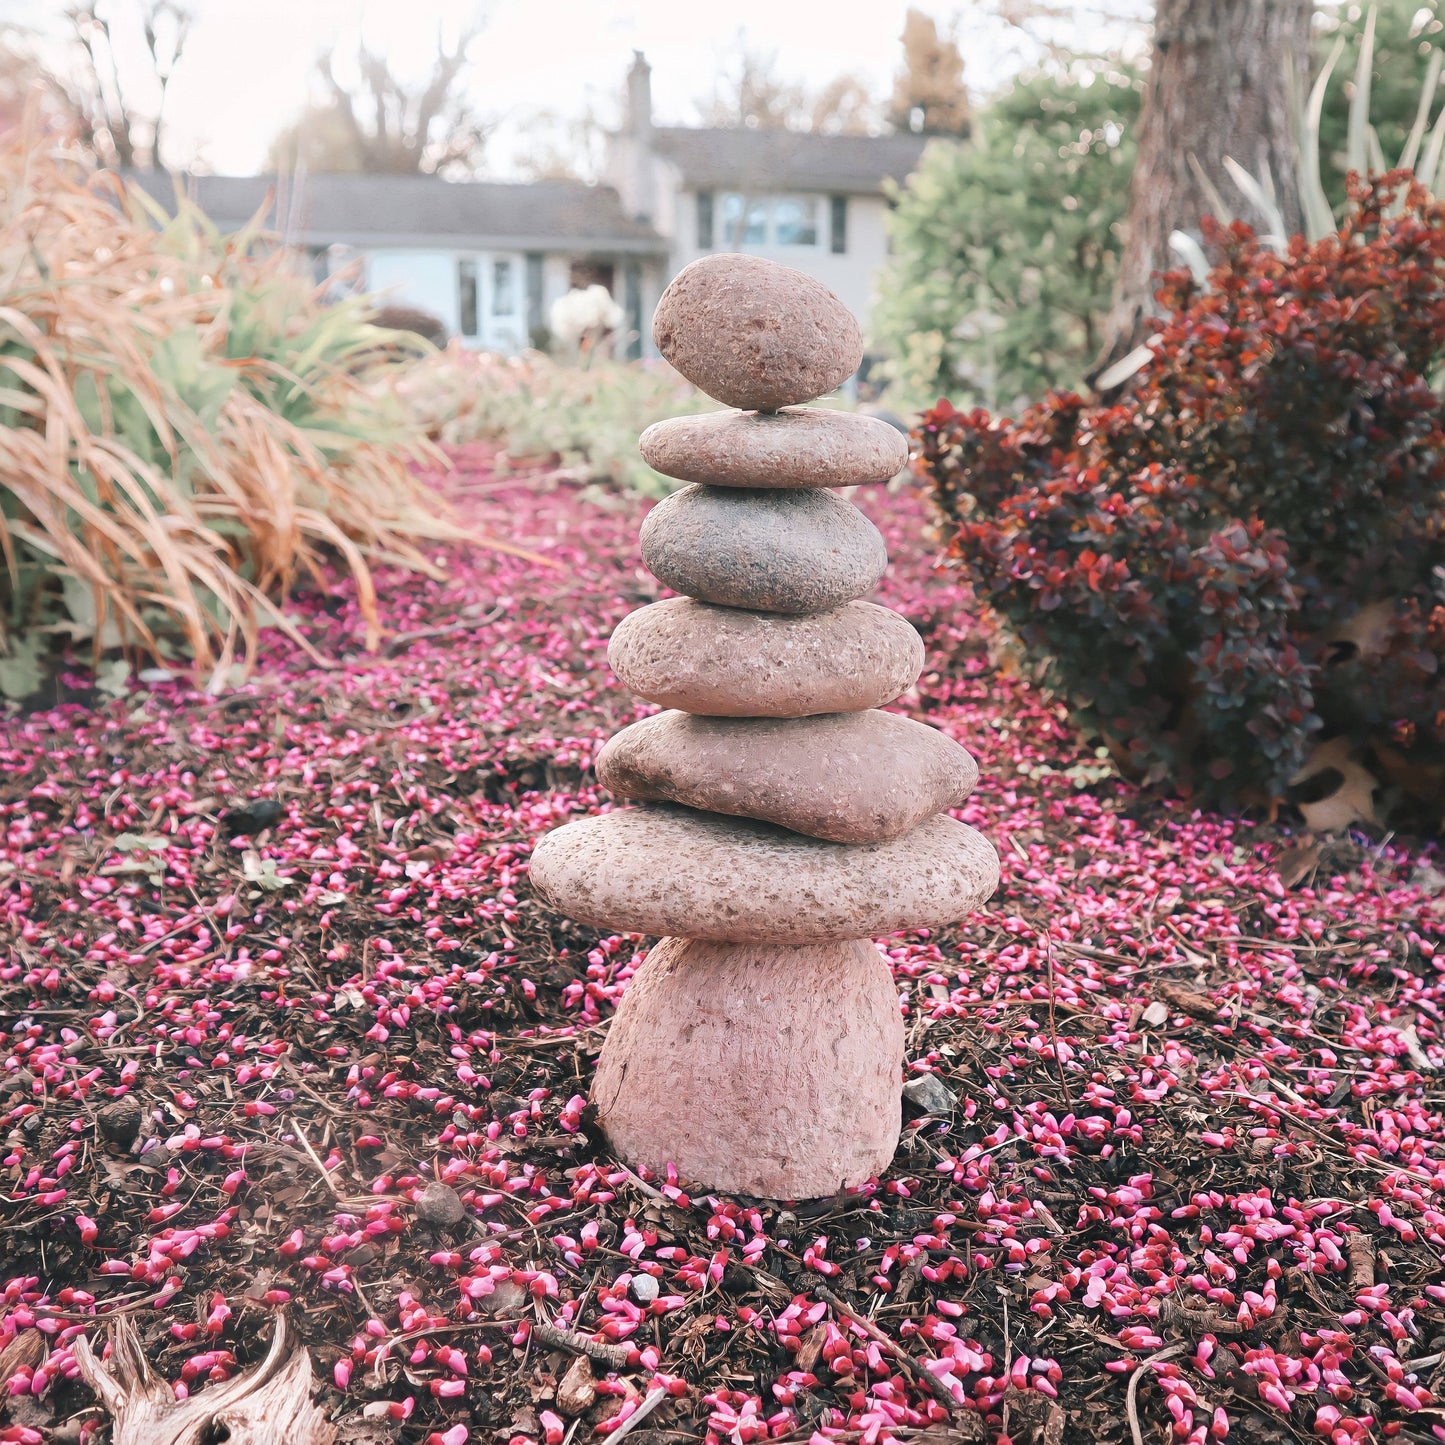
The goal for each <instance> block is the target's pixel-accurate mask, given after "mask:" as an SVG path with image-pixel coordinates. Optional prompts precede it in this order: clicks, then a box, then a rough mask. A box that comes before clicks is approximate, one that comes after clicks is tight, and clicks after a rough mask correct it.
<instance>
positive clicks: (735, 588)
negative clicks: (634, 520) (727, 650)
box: [641, 487, 888, 613]
mask: <svg viewBox="0 0 1445 1445" xmlns="http://www.w3.org/2000/svg"><path fill="white" fill-rule="evenodd" d="M641 540H642V560H643V562H644V563H646V565H647V568H648V570H649V571H650V572H651V573H652V575H653V576H654V577H656V578H657V579H658V581H660V582H664V583H666V585H667V586H669V587H671V588H672V589H673V590H674V591H676V592H685V593H686V594H687V595H688V596H689V597H696V598H699V599H700V600H701V601H704V602H714V603H716V604H718V605H719V606H721V607H744V608H749V609H751V610H752V611H756V612H790V613H797V612H826V611H827V610H828V609H829V608H832V607H838V606H841V605H842V604H843V603H844V602H851V601H853V600H854V598H857V597H862V596H863V595H864V593H866V592H870V591H872V589H873V585H874V584H875V583H876V582H877V581H878V579H879V578H880V577H881V576H882V575H883V569H884V568H885V567H886V566H887V565H888V549H887V547H886V546H885V545H884V542H883V537H882V535H881V534H880V532H879V531H878V528H877V527H875V526H874V525H873V523H872V522H870V521H869V520H868V518H867V517H865V516H864V515H863V513H862V512H860V511H859V510H858V508H857V507H855V506H854V505H853V504H852V503H851V502H845V501H844V500H843V499H842V498H841V497H835V496H834V495H833V493H832V492H822V491H807V492H767V491H757V490H752V489H743V488H738V487H684V488H683V489H682V490H681V491H680V492H674V493H673V494H672V496H670V497H667V498H666V499H664V500H663V501H661V502H659V503H658V504H657V506H655V507H654V508H653V509H652V510H651V511H650V512H649V513H648V514H647V519H646V521H644V522H643V524H642V538H641Z"/></svg>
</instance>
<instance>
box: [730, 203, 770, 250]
mask: <svg viewBox="0 0 1445 1445" xmlns="http://www.w3.org/2000/svg"><path fill="white" fill-rule="evenodd" d="M745 211H746V215H745V214H744V212H745ZM722 221H723V244H724V245H726V246H761V245H764V244H765V243H766V242H767V239H768V203H767V202H766V201H754V200H749V199H748V198H747V197H745V196H739V195H735V194H733V195H726V196H724V197H723V203H722Z"/></svg>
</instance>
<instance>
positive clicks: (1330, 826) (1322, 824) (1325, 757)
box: [1290, 737, 1380, 833]
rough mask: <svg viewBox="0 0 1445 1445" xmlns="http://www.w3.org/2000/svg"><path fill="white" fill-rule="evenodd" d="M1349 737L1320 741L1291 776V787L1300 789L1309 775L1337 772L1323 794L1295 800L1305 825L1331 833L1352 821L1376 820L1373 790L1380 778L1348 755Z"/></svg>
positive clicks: (1309, 778)
mask: <svg viewBox="0 0 1445 1445" xmlns="http://www.w3.org/2000/svg"><path fill="white" fill-rule="evenodd" d="M1350 751H1351V749H1350V740H1349V739H1348V738H1345V737H1338V738H1331V739H1330V740H1329V742H1327V743H1321V744H1320V745H1319V747H1317V748H1316V749H1315V750H1314V752H1312V753H1311V754H1310V755H1309V757H1308V758H1307V759H1306V760H1305V763H1304V766H1303V767H1301V768H1300V770H1299V771H1298V772H1297V773H1296V774H1295V775H1294V777H1292V778H1291V779H1290V789H1291V792H1293V791H1294V790H1295V789H1302V788H1304V787H1305V785H1306V784H1308V783H1309V781H1310V780H1311V779H1312V778H1321V776H1322V775H1323V774H1326V773H1337V774H1339V783H1338V785H1337V786H1336V787H1334V788H1333V789H1332V790H1331V791H1330V792H1329V793H1328V794H1326V795H1325V796H1324V797H1319V798H1316V797H1311V800H1310V801H1308V802H1297V803H1296V804H1295V806H1296V807H1298V808H1299V810H1300V813H1301V814H1302V816H1303V817H1304V820H1305V826H1306V827H1308V828H1310V829H1311V830H1313V831H1314V832H1316V833H1333V832H1337V831H1339V830H1341V829H1344V828H1348V827H1349V826H1350V824H1351V823H1378V822H1379V821H1380V818H1379V817H1378V815H1377V814H1376V812H1375V790H1376V788H1378V787H1379V779H1378V778H1376V777H1375V775H1374V774H1373V773H1371V772H1370V771H1369V770H1368V769H1367V768H1364V767H1362V766H1361V765H1360V764H1359V763H1357V762H1356V761H1355V760H1354V758H1353V757H1351V756H1350Z"/></svg>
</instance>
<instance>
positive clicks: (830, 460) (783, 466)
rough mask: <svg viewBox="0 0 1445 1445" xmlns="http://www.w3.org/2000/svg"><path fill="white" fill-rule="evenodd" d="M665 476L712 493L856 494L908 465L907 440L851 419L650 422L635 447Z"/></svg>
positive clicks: (818, 411) (813, 414) (741, 416)
mask: <svg viewBox="0 0 1445 1445" xmlns="http://www.w3.org/2000/svg"><path fill="white" fill-rule="evenodd" d="M639 446H640V448H641V451H642V457H643V460H644V461H645V462H646V463H647V465H648V466H650V467H654V468H656V470H657V471H659V472H661V473H662V474H663V475H664V476H668V477H679V478H681V480H683V481H684V482H702V483H704V484H705V485H707V486H710V487H856V486H862V485H864V484H865V483H867V482H886V481H888V480H889V478H891V477H894V476H897V474H898V473H899V472H901V471H902V470H903V468H904V467H906V466H907V465H908V437H907V436H906V435H905V434H904V433H902V432H899V431H897V430H896V429H895V428H893V427H891V426H889V425H888V423H887V422H885V421H880V420H878V419H877V418H876V417H871V416H860V415H858V414H857V413H855V412H846V411H825V410H823V409H822V408H819V407H810V408H808V409H806V410H802V411H780V412H778V413H776V414H772V413H769V412H748V411H714V412H705V413H703V414H702V415H701V416H678V417H673V418H672V419H671V420H669V421H659V422H654V423H653V424H652V425H651V426H650V427H648V429H647V430H646V431H645V432H643V434H642V440H641V442H640V443H639Z"/></svg>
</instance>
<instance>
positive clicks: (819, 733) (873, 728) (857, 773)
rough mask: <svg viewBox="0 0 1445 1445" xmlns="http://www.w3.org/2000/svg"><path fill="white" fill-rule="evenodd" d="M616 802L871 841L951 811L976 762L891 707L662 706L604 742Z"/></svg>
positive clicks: (602, 769)
mask: <svg viewBox="0 0 1445 1445" xmlns="http://www.w3.org/2000/svg"><path fill="white" fill-rule="evenodd" d="M597 778H598V781H599V782H601V784H602V785H603V787H605V788H609V789H611V791H612V792H614V793H616V794H617V795H618V796H619V797H623V798H631V799H633V800H635V801H639V802H645V801H651V802H672V803H684V804H686V805H687V806H688V807H690V808H702V809H705V810H707V811H708V812H711V813H731V814H735V815H737V816H739V817H743V818H756V819H759V820H760V821H762V822H767V823H777V824H778V825H779V826H780V827H783V828H790V829H792V830H793V831H794V832H798V833H806V834H808V835H809V836H810V837H813V838H827V839H831V840H832V841H834V842H837V843H881V842H885V841H887V840H888V839H890V838H897V837H900V836H902V835H903V834H904V833H906V832H908V830H909V829H910V828H914V827H916V826H917V825H918V824H919V823H921V822H922V821H923V820H924V819H925V818H927V817H928V816H929V815H930V814H932V813H938V812H941V811H943V810H944V809H946V808H954V807H957V806H958V804H959V803H961V802H962V801H963V800H964V799H965V798H966V797H967V796H968V795H969V793H970V792H971V791H972V790H973V785H974V784H975V783H976V782H977V781H978V766H977V764H975V762H974V760H973V759H972V758H971V757H970V756H969V754H968V753H967V752H965V751H964V749H963V748H961V747H959V745H958V744H957V743H956V742H954V741H953V739H952V738H950V737H946V736H945V735H944V734H943V733H941V732H939V731H938V729H937V728H931V727H928V726H927V725H926V724H924V723H920V722H914V721H913V720H912V719H911V718H906V717H899V716H898V714H897V713H891V712H876V711H870V712H856V713H829V714H827V715H825V716H822V717H805V718H716V717H693V716H691V715H689V714H688V713H684V712H663V713H658V714H657V716H656V717H649V718H644V719H643V720H642V721H641V722H636V723H633V724H632V726H631V727H628V728H624V729H623V730H622V731H621V732H620V733H618V734H617V736H616V737H614V738H613V739H612V740H611V741H610V742H609V743H608V744H607V746H606V747H605V748H603V749H602V752H601V754H600V756H599V757H598V759H597Z"/></svg>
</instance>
